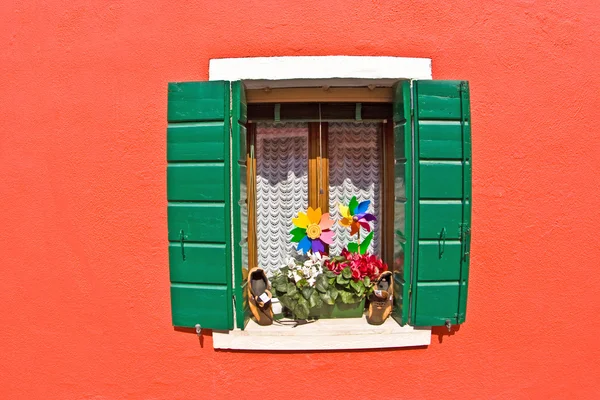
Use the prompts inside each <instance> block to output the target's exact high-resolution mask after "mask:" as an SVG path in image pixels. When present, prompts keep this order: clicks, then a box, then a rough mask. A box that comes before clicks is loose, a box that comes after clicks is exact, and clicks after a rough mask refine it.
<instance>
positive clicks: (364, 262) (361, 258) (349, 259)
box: [325, 249, 388, 281]
mask: <svg viewBox="0 0 600 400" xmlns="http://www.w3.org/2000/svg"><path fill="white" fill-rule="evenodd" d="M342 257H344V260H327V261H326V262H325V266H326V267H327V268H329V269H330V270H331V271H333V273H335V274H337V275H339V274H340V273H341V272H342V270H343V269H344V268H346V267H350V270H351V271H352V279H354V280H355V281H359V280H363V279H365V277H367V276H368V277H369V279H370V280H372V281H374V280H376V279H377V278H378V277H379V275H381V273H382V272H385V271H387V269H388V266H387V264H386V263H384V262H383V260H382V259H381V258H379V257H377V256H376V255H374V254H358V253H350V252H349V251H348V250H346V249H344V250H342Z"/></svg>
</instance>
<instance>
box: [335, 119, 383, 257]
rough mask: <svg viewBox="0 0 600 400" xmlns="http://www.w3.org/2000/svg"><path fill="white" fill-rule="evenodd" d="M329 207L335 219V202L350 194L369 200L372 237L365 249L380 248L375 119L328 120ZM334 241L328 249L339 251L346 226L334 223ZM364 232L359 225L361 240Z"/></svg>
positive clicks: (347, 237)
mask: <svg viewBox="0 0 600 400" xmlns="http://www.w3.org/2000/svg"><path fill="white" fill-rule="evenodd" d="M328 150H329V211H330V215H331V217H332V218H333V219H334V220H335V221H339V220H340V219H341V218H342V217H341V215H340V212H339V208H338V204H340V203H341V204H345V205H348V203H349V202H350V199H352V196H356V198H357V199H358V201H359V202H360V201H363V200H371V205H370V206H369V210H368V212H369V213H371V214H373V215H375V217H376V218H377V220H376V221H373V222H372V223H371V227H372V228H373V231H374V233H373V241H372V242H371V245H370V246H369V250H368V251H369V252H371V253H375V254H380V250H381V134H380V126H379V124H376V123H352V122H331V123H329V146H328ZM333 230H334V231H335V240H334V244H333V245H332V246H330V253H331V254H334V255H338V254H340V252H341V251H342V249H343V248H344V247H345V244H346V243H348V242H349V241H350V240H351V241H354V242H356V239H357V236H356V235H354V236H353V237H350V230H349V229H348V228H344V227H342V226H340V225H339V224H337V223H336V224H335V225H334V228H333ZM366 235H367V232H366V231H365V230H364V229H361V240H362V239H363V238H364V237H365V236H366Z"/></svg>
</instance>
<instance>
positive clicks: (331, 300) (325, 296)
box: [319, 293, 335, 304]
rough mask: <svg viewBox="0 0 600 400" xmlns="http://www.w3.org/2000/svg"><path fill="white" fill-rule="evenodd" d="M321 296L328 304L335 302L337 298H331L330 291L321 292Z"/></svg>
mask: <svg viewBox="0 0 600 400" xmlns="http://www.w3.org/2000/svg"><path fill="white" fill-rule="evenodd" d="M319 297H320V298H321V300H322V301H323V302H324V303H326V304H334V303H335V300H334V299H332V298H331V296H330V295H329V293H319Z"/></svg>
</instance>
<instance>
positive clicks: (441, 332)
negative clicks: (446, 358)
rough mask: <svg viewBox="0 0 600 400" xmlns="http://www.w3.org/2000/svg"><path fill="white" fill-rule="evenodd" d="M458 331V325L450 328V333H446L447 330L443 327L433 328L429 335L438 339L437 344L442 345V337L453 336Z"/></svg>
mask: <svg viewBox="0 0 600 400" xmlns="http://www.w3.org/2000/svg"><path fill="white" fill-rule="evenodd" d="M459 330H460V325H453V326H452V328H450V331H448V328H446V327H445V326H434V327H432V328H431V334H432V335H433V336H437V337H438V342H439V343H443V342H444V336H453V335H454V334H455V333H456V332H458V331H459Z"/></svg>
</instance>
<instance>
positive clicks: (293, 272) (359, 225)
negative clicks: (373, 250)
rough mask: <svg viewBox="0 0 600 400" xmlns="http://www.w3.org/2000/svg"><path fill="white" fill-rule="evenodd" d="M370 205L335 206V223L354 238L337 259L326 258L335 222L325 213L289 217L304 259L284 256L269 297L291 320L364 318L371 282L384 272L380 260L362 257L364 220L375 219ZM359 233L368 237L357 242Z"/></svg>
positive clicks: (366, 226)
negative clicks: (337, 209) (348, 231)
mask: <svg viewBox="0 0 600 400" xmlns="http://www.w3.org/2000/svg"><path fill="white" fill-rule="evenodd" d="M369 204H370V200H365V201H363V202H361V203H359V202H358V200H357V199H356V196H354V197H353V198H352V200H351V201H350V204H349V205H348V206H345V205H340V206H339V209H340V212H341V215H342V219H341V220H340V221H339V224H340V225H342V226H344V227H348V228H350V234H351V235H352V236H354V235H357V238H358V240H357V242H351V243H348V244H347V248H345V249H343V250H342V252H341V254H340V255H337V256H328V255H327V254H326V248H325V245H330V244H332V243H333V237H334V233H333V231H331V227H332V226H333V223H334V221H333V220H331V219H330V218H329V214H328V213H325V214H322V213H321V209H320V208H317V209H316V210H314V209H313V208H311V207H309V208H308V210H307V212H306V213H304V212H302V211H301V212H299V213H298V216H297V217H296V218H293V219H292V221H293V223H294V225H295V226H296V227H295V228H294V229H293V230H292V231H291V232H290V234H291V235H292V238H291V241H292V242H294V243H298V246H297V249H298V251H299V252H302V253H303V254H305V256H306V258H307V259H306V260H304V261H302V260H300V261H298V260H296V259H294V258H293V257H289V259H288V261H287V263H286V265H284V266H282V267H281V268H280V270H279V271H278V272H277V273H276V274H275V275H274V276H273V278H272V286H273V291H274V292H273V295H274V296H275V297H276V298H277V299H278V300H279V302H280V303H281V305H282V306H283V307H285V310H287V314H288V315H289V316H290V317H292V318H294V319H297V320H304V319H308V318H360V317H362V316H363V312H364V309H365V301H366V299H367V298H368V297H369V296H370V295H371V294H372V293H373V291H374V285H375V282H376V281H377V279H378V278H379V276H380V275H381V274H382V273H383V272H385V271H387V269H388V267H387V265H386V264H385V263H384V262H383V261H382V260H381V258H379V257H378V256H376V255H372V254H368V253H367V248H368V247H369V243H370V242H371V239H372V237H373V232H371V226H370V225H369V222H373V221H375V219H376V218H375V216H373V215H372V214H368V213H367V212H366V211H367V209H368V207H369ZM362 229H364V230H366V231H367V232H369V234H368V235H367V236H366V237H365V238H364V240H363V241H362V242H361V241H360V233H361V230H362ZM285 310H284V315H285Z"/></svg>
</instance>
